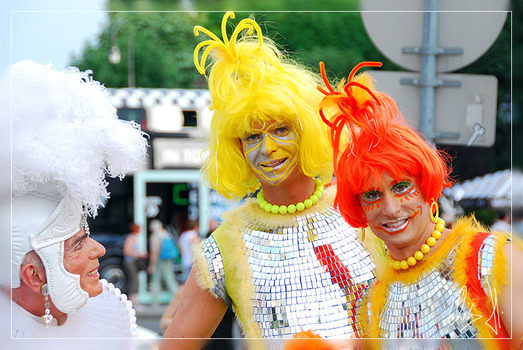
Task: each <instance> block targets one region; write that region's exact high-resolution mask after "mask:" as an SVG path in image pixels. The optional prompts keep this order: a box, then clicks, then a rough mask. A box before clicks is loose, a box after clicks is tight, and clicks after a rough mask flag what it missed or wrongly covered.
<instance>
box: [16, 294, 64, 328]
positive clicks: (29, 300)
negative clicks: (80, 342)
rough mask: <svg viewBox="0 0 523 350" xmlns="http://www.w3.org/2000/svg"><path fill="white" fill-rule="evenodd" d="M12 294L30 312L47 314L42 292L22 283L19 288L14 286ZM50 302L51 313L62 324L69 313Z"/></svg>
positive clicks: (39, 315) (40, 314) (36, 314)
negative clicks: (36, 291) (35, 291)
mask: <svg viewBox="0 0 523 350" xmlns="http://www.w3.org/2000/svg"><path fill="white" fill-rule="evenodd" d="M11 295H12V299H13V301H14V302H15V303H17V304H18V305H20V307H21V308H23V309H24V310H26V311H27V312H29V313H30V314H33V315H35V316H38V317H41V316H42V315H44V314H45V305H44V304H45V301H44V296H43V295H42V294H37V293H34V292H33V291H32V290H31V289H30V288H29V287H27V286H22V285H21V286H20V287H18V288H13V289H12V294H11ZM49 304H50V307H49V308H50V310H51V315H53V317H54V318H55V319H56V322H57V323H58V325H59V326H61V325H62V324H64V323H65V321H66V320H67V314H66V313H64V312H61V311H59V310H58V309H57V308H56V307H55V306H54V304H53V303H52V302H51V301H50V302H49Z"/></svg>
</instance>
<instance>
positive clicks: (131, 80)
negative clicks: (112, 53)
mask: <svg viewBox="0 0 523 350" xmlns="http://www.w3.org/2000/svg"><path fill="white" fill-rule="evenodd" d="M127 35H128V36H127V85H129V87H135V85H136V78H135V68H134V28H133V27H132V24H130V25H129V32H128V34H127Z"/></svg>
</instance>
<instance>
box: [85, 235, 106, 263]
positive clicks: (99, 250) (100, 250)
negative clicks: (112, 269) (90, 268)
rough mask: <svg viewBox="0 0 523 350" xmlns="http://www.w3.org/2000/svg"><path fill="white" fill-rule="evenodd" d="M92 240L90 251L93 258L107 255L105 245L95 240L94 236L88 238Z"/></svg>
mask: <svg viewBox="0 0 523 350" xmlns="http://www.w3.org/2000/svg"><path fill="white" fill-rule="evenodd" d="M88 239H89V240H90V241H91V250H90V252H89V257H90V258H91V259H98V258H99V257H102V256H104V255H105V247H104V246H103V245H102V244H100V243H98V241H95V240H94V239H92V238H90V237H89V238H88Z"/></svg>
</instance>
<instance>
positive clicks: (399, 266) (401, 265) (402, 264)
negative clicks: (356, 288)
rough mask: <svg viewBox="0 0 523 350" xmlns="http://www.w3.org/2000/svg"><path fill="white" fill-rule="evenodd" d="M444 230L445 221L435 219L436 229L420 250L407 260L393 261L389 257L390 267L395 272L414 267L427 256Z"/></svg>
mask: <svg viewBox="0 0 523 350" xmlns="http://www.w3.org/2000/svg"><path fill="white" fill-rule="evenodd" d="M444 229H445V221H444V220H443V219H441V218H437V219H436V227H434V231H433V232H432V235H431V236H430V237H429V238H428V239H427V242H426V243H425V244H423V245H422V246H421V248H420V250H418V251H416V252H415V253H414V255H411V256H409V257H408V258H407V259H405V260H401V261H399V260H394V259H392V257H391V261H390V263H389V264H390V266H391V267H393V268H394V269H395V270H406V269H408V268H409V267H411V266H414V265H416V264H417V263H418V261H420V260H421V259H423V257H424V256H425V254H428V253H429V252H430V247H433V246H435V245H436V241H437V240H438V239H439V238H440V237H441V234H442V233H443V230H444ZM389 256H390V253H389Z"/></svg>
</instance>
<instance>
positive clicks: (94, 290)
mask: <svg viewBox="0 0 523 350" xmlns="http://www.w3.org/2000/svg"><path fill="white" fill-rule="evenodd" d="M84 290H85V291H86V292H87V293H88V294H89V297H90V298H92V297H95V296H97V295H100V294H102V292H103V286H102V283H101V282H100V280H98V283H97V285H96V286H92V287H90V288H87V289H84Z"/></svg>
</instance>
